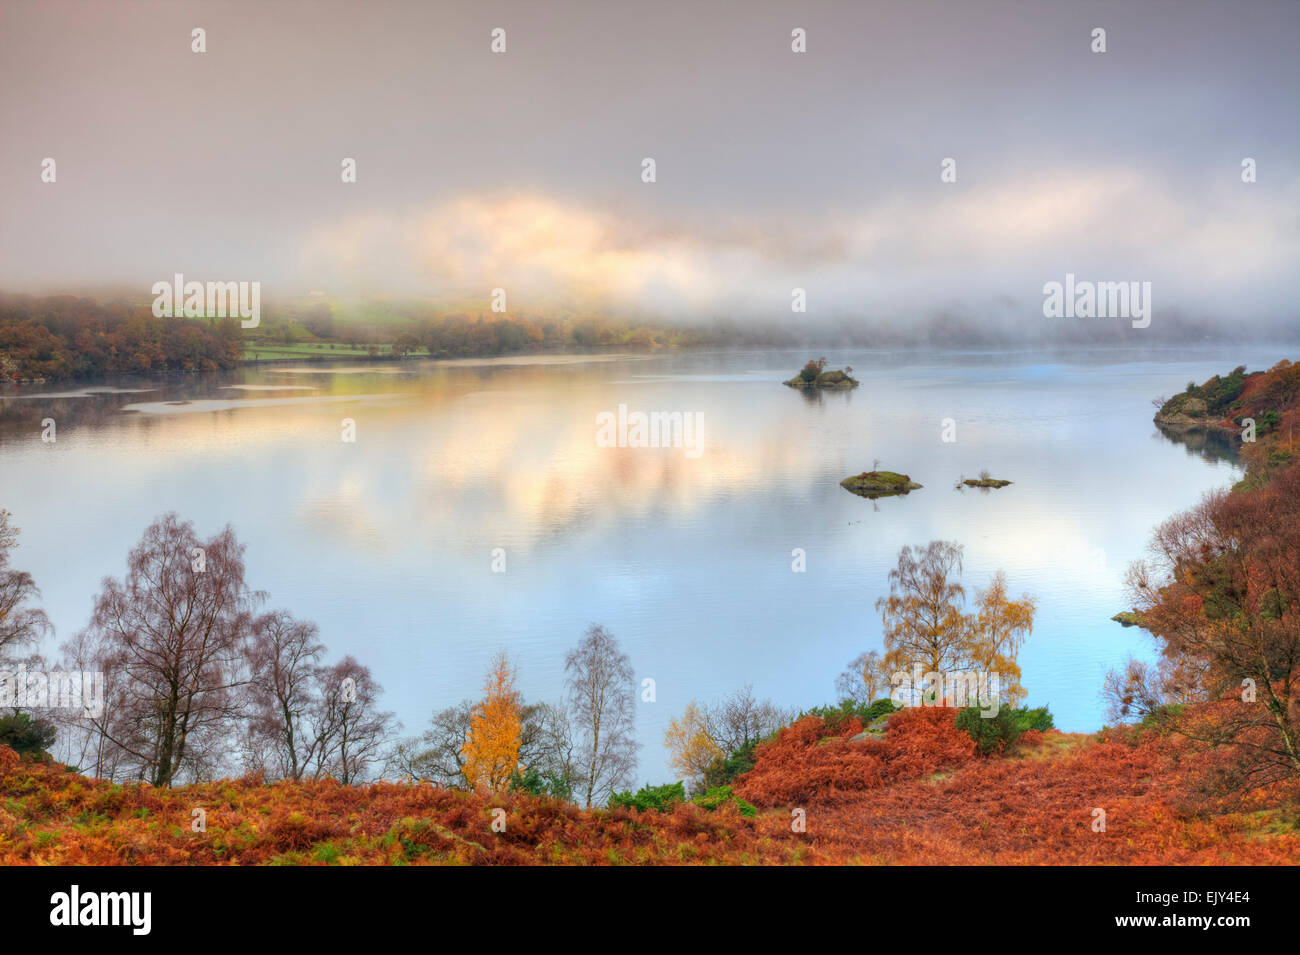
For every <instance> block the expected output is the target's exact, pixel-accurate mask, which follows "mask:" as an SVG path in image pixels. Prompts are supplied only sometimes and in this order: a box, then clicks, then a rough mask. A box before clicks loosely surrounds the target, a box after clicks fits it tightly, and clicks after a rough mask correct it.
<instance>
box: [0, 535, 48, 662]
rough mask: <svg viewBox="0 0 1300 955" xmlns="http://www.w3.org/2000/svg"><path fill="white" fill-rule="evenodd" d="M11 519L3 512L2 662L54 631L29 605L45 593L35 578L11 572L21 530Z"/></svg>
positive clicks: (0, 567) (0, 574) (0, 557)
mask: <svg viewBox="0 0 1300 955" xmlns="http://www.w3.org/2000/svg"><path fill="white" fill-rule="evenodd" d="M10 516H11V515H10V513H9V512H8V511H5V510H0V663H6V662H8V661H9V660H11V659H13V655H14V654H16V653H19V652H21V651H22V650H24V649H32V648H34V647H36V646H37V645H38V644H39V643H40V641H41V638H42V637H43V636H44V635H45V634H46V633H47V632H49V629H50V622H49V620H48V619H47V618H46V616H45V614H44V612H43V611H41V610H40V609H39V608H36V607H30V606H27V604H28V602H29V601H32V600H35V599H36V598H37V597H39V596H40V593H41V592H40V591H39V590H37V588H36V582H35V581H34V580H33V579H32V575H31V574H29V573H26V572H24V571H20V570H10V569H9V552H10V551H11V550H13V549H14V548H15V547H17V546H18V528H16V527H14V526H13V525H12V524H11V523H10V521H9V518H10Z"/></svg>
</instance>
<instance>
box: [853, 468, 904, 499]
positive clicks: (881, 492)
mask: <svg viewBox="0 0 1300 955" xmlns="http://www.w3.org/2000/svg"><path fill="white" fill-rule="evenodd" d="M920 486H921V485H919V484H917V483H916V482H915V481H913V480H912V479H911V478H910V477H908V476H907V475H906V474H898V473H896V472H894V471H878V470H877V471H863V472H862V473H861V474H853V475H850V476H849V477H846V478H845V479H844V480H843V481H841V482H840V487H842V488H844V489H845V490H848V491H852V492H853V493H854V494H857V495H859V496H861V497H869V498H872V499H873V500H874V499H875V498H878V497H889V496H892V495H894V494H906V493H907V492H909V491H915V490H916V489H917V488H919V487H920Z"/></svg>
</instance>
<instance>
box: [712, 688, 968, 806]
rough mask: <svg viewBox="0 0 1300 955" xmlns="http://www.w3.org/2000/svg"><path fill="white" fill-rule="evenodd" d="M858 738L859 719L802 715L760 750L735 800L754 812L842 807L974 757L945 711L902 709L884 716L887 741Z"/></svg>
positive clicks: (950, 713) (949, 713) (943, 709)
mask: <svg viewBox="0 0 1300 955" xmlns="http://www.w3.org/2000/svg"><path fill="white" fill-rule="evenodd" d="M860 734H862V723H861V721H859V720H858V719H857V718H856V717H855V718H852V719H849V720H846V721H844V722H843V723H842V724H841V725H839V726H835V727H830V726H828V725H827V723H826V721H825V720H824V719H822V718H821V717H820V716H806V717H804V718H803V719H801V720H799V721H798V722H796V723H794V724H793V725H792V726H789V727H786V728H785V729H783V730H781V732H780V733H779V734H778V735H777V737H776V739H774V740H773V741H772V742H770V743H767V744H766V745H763V746H760V747H759V749H758V753H757V759H756V761H755V765H754V768H753V770H751V771H750V772H749V773H746V774H745V775H744V776H743V777H741V780H740V783H739V784H738V785H737V787H736V794H737V795H738V796H740V797H742V798H744V799H747V800H749V801H750V802H752V803H754V804H755V805H758V806H775V805H793V804H796V803H807V802H812V801H816V802H835V801H843V800H844V799H846V798H853V797H855V796H856V795H857V794H859V793H861V792H863V791H865V790H872V789H879V788H880V787H881V786H884V785H886V784H887V783H889V782H892V781H896V780H902V779H915V778H917V777H919V776H925V775H929V774H931V773H934V772H937V771H938V770H940V769H942V768H944V767H947V766H952V765H956V764H960V763H964V762H967V761H969V760H971V759H973V758H974V755H975V745H974V743H973V742H972V741H971V738H970V737H969V736H967V735H966V734H965V733H963V732H962V731H961V730H959V729H957V727H956V725H955V724H954V720H953V710H951V709H948V708H942V707H933V708H926V707H914V708H909V709H904V710H900V711H899V712H897V713H895V714H894V715H893V716H891V717H890V718H889V732H888V734H887V736H886V737H885V738H884V739H872V738H866V739H855V737H858V736H859V735H860Z"/></svg>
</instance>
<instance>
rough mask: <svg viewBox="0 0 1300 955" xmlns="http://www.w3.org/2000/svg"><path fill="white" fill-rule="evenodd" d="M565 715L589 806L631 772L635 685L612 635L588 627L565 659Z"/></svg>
mask: <svg viewBox="0 0 1300 955" xmlns="http://www.w3.org/2000/svg"><path fill="white" fill-rule="evenodd" d="M564 672H565V686H566V689H567V691H568V704H569V712H570V714H571V715H572V718H573V723H574V728H575V730H576V733H577V737H578V747H577V753H576V756H575V764H576V768H577V771H578V776H577V780H576V782H577V786H576V787H575V788H576V790H577V793H578V794H579V795H580V796H581V798H583V799H584V800H585V802H586V807H587V808H588V809H590V808H591V806H592V803H595V802H603V801H604V800H605V799H607V798H608V797H609V794H610V793H611V792H612V791H614V790H616V789H618V788H619V787H620V786H625V785H628V784H629V783H630V782H631V779H632V773H633V771H634V770H635V769H636V751H637V742H636V737H635V735H634V728H633V727H634V719H635V712H636V682H635V677H634V675H633V673H632V664H631V662H630V661H629V660H628V658H627V654H625V653H623V652H622V651H621V650H620V649H619V648H618V643H617V641H616V640H615V639H614V636H613V634H611V633H610V632H609V631H607V630H606V629H605V628H604V627H602V626H599V625H597V624H592V625H591V626H590V627H589V628H587V632H586V634H585V635H584V636H583V638H582V640H581V641H579V643H578V645H577V646H576V647H575V648H574V649H573V650H571V651H569V654H568V656H567V657H566V658H565V661H564Z"/></svg>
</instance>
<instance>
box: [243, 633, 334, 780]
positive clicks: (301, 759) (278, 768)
mask: <svg viewBox="0 0 1300 955" xmlns="http://www.w3.org/2000/svg"><path fill="white" fill-rule="evenodd" d="M318 635H319V631H318V630H317V628H316V625H315V624H314V623H310V622H307V621H301V620H295V619H294V618H293V617H292V616H291V615H290V614H288V613H286V612H285V611H282V610H281V611H275V612H273V613H268V614H263V615H262V616H260V617H258V618H257V620H255V621H254V622H253V631H252V640H251V642H250V648H249V654H248V662H249V670H250V680H249V684H248V697H249V703H250V707H251V710H252V712H251V713H250V716H251V719H250V721H249V724H248V732H247V745H246V747H245V762H246V764H247V766H248V768H249V769H255V770H260V771H262V772H263V773H265V774H266V775H267V776H271V777H274V778H279V779H301V778H302V777H303V774H304V773H305V772H306V771H307V767H308V765H309V764H310V763H311V761H312V757H313V756H314V755H315V751H316V748H317V746H318V745H319V744H320V740H319V738H318V737H317V736H316V735H315V734H314V732H313V729H314V727H312V725H311V722H310V712H311V707H312V702H313V698H312V692H313V689H314V688H315V686H316V682H317V681H316V671H317V669H318V663H319V660H320V657H321V655H322V654H324V652H325V645H324V644H323V643H321V642H320V640H319V638H318Z"/></svg>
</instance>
